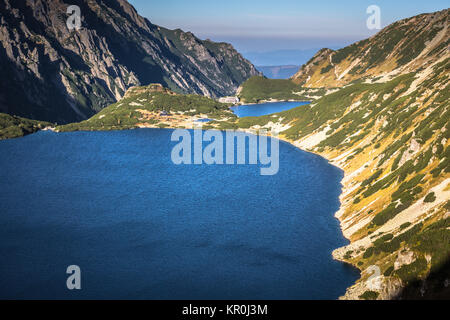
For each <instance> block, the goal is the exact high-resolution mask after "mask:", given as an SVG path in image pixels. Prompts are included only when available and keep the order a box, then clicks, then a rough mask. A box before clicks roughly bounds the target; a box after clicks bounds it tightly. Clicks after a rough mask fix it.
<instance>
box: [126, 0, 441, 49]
mask: <svg viewBox="0 0 450 320" xmlns="http://www.w3.org/2000/svg"><path fill="white" fill-rule="evenodd" d="M129 2H130V3H131V4H132V5H133V6H134V7H135V8H136V9H137V11H138V12H139V13H140V14H141V15H142V16H144V17H146V18H148V19H149V20H150V21H151V22H152V23H154V24H157V25H161V26H164V27H167V28H170V29H175V28H181V29H183V30H184V31H192V32H193V33H194V34H195V35H196V36H198V37H199V38H202V39H206V38H210V39H212V40H215V41H226V42H230V43H232V44H233V45H234V46H235V47H236V48H237V49H238V50H239V51H240V52H243V53H247V52H252V51H253V52H254V51H256V52H263V51H273V50H304V49H312V48H322V47H330V48H339V47H343V46H345V45H347V44H350V43H352V42H354V41H356V40H362V39H365V38H367V37H369V36H371V35H373V34H374V33H375V31H373V30H368V28H367V26H366V20H367V18H368V16H369V15H368V14H367V13H366V9H367V7H368V6H369V5H372V4H375V5H378V6H379V7H380V8H381V22H382V27H384V26H386V25H388V24H390V23H392V22H394V21H396V20H399V19H402V18H407V17H411V16H414V15H417V14H420V13H425V12H433V11H438V10H442V9H445V8H447V7H448V6H449V0H426V1H423V0H379V1H376V0H369V1H367V0H340V1H337V0H308V1H304V0H221V1H220V0H164V1H155V0H129Z"/></svg>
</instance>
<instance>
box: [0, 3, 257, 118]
mask: <svg viewBox="0 0 450 320" xmlns="http://www.w3.org/2000/svg"><path fill="white" fill-rule="evenodd" d="M70 5H77V6H79V7H80V9H81V22H82V25H81V29H79V30H72V31H70V30H69V29H68V28H67V26H66V21H67V19H68V17H69V15H68V14H67V13H66V12H67V8H68V7H69V6H70ZM0 44H1V45H0V72H1V73H2V77H1V79H0V111H1V112H6V113H9V114H15V115H19V116H24V117H28V118H32V119H39V120H48V121H53V122H62V123H65V122H71V121H77V120H82V119H86V118H88V117H90V116H92V115H93V114H95V113H96V112H98V111H100V110H101V109H102V108H104V107H105V106H107V105H109V104H111V103H114V102H116V101H117V100H119V99H120V98H121V97H122V96H123V95H124V93H125V92H126V90H127V89H128V88H129V87H131V86H137V85H140V84H148V83H161V84H163V85H164V86H166V87H168V88H170V89H172V90H174V91H177V92H180V93H198V94H202V95H206V96H211V97H216V96H223V95H229V94H233V93H234V91H235V90H236V89H237V87H238V86H239V84H240V83H242V82H243V81H245V80H246V79H248V78H249V77H251V76H254V75H259V72H258V71H257V70H256V69H255V68H254V66H253V65H252V64H251V63H250V62H249V61H247V60H245V59H244V58H243V57H242V56H241V55H240V54H239V53H238V52H237V51H236V50H234V48H233V47H232V46H231V45H229V44H226V43H214V42H211V41H202V40H200V39H198V38H196V37H195V36H194V35H193V34H192V33H189V32H183V31H181V30H168V29H165V28H162V27H159V26H156V25H153V24H152V23H150V22H149V21H148V20H146V19H145V18H143V17H141V16H139V15H138V14H137V12H136V11H135V9H134V8H133V7H132V6H131V5H130V4H129V3H128V2H127V1H125V0H73V1H67V0H14V1H13V0H5V1H2V2H1V3H0Z"/></svg>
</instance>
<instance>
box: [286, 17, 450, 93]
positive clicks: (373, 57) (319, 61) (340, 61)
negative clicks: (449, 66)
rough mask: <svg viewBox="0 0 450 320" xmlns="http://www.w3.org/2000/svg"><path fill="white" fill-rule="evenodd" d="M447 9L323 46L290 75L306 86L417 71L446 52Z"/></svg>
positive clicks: (336, 84) (449, 32) (448, 38)
mask: <svg viewBox="0 0 450 320" xmlns="http://www.w3.org/2000/svg"><path fill="white" fill-rule="evenodd" d="M449 12H450V9H446V10H442V11H439V12H434V13H428V14H422V15H419V16H415V17H412V18H408V19H404V20H401V21H398V22H395V23H393V24H391V25H390V26H388V27H386V28H385V29H383V30H382V31H380V32H379V33H377V34H376V35H375V36H373V37H371V38H369V39H366V40H363V41H359V42H356V43H354V44H352V45H350V46H347V47H345V48H342V49H340V50H337V51H333V50H330V49H323V50H321V51H319V52H318V53H317V54H316V56H314V58H313V59H311V60H310V61H309V62H308V63H307V64H306V65H304V66H303V67H302V68H301V69H300V70H299V72H298V73H297V74H296V75H294V77H293V78H292V79H293V81H294V82H295V83H297V84H299V85H303V86H305V87H312V88H316V87H340V86H343V85H346V84H349V83H351V82H353V81H355V80H360V79H367V78H376V77H379V76H382V75H386V74H387V73H391V76H396V75H398V74H404V73H407V72H416V71H419V70H420V69H421V68H423V67H424V66H428V65H430V64H432V63H434V62H436V61H437V60H439V59H440V58H441V57H442V56H444V55H445V54H446V53H447V52H448V46H449V44H450V30H449V29H448V21H449Z"/></svg>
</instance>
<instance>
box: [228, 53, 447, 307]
mask: <svg viewBox="0 0 450 320" xmlns="http://www.w3.org/2000/svg"><path fill="white" fill-rule="evenodd" d="M449 76H450V59H449V58H447V59H445V60H443V61H442V62H440V63H436V64H435V65H432V66H430V67H429V68H428V69H425V70H423V71H422V72H419V73H415V72H413V73H408V74H404V75H400V76H397V77H396V78H394V79H392V80H390V81H387V82H382V83H372V84H371V83H359V84H353V85H350V86H346V87H344V88H342V89H340V90H339V91H338V92H335V93H332V94H329V95H327V96H324V97H323V98H321V99H319V100H317V101H315V102H314V103H313V104H312V105H311V106H310V107H299V108H296V109H292V110H289V111H285V112H282V113H279V114H277V115H276V116H273V115H271V116H265V117H259V118H243V119H239V121H238V122H237V123H236V124H237V127H242V128H252V129H257V128H260V127H267V128H276V127H280V126H282V127H283V128H285V129H284V130H283V131H282V132H281V135H282V137H283V138H284V139H287V140H289V141H291V142H293V143H294V144H295V145H297V146H299V147H301V148H303V149H307V150H310V151H312V152H315V153H318V154H321V155H323V156H325V157H326V158H327V159H329V160H331V161H332V163H334V164H335V165H338V166H339V167H341V168H343V169H344V171H345V172H346V178H345V179H344V182H343V183H344V194H343V196H342V199H341V200H342V208H341V210H340V211H339V213H338V214H337V216H338V217H339V219H340V220H341V221H342V228H343V231H344V234H345V235H346V237H348V238H349V239H350V240H351V241H352V243H351V245H349V246H348V247H345V248H341V249H338V250H336V251H335V253H334V256H335V257H336V258H337V259H340V260H344V261H346V262H348V263H351V264H353V265H355V266H356V267H358V268H360V269H361V271H362V278H361V279H360V280H359V281H358V283H357V284H356V285H355V286H354V287H352V288H350V289H349V291H348V292H347V297H348V298H356V299H358V298H364V297H370V296H373V295H374V294H373V293H372V294H371V293H370V292H369V291H371V290H369V287H368V285H367V280H368V279H369V276H370V275H371V273H370V272H369V271H367V270H369V268H370V266H373V265H375V266H378V267H379V268H380V269H381V272H382V277H381V281H382V284H383V285H382V288H381V289H380V290H378V291H377V292H376V293H377V297H379V298H384V299H385V298H392V297H394V296H395V295H396V294H397V293H398V290H400V289H401V288H402V287H404V286H407V285H408V284H410V283H412V282H415V281H417V280H419V279H425V278H426V277H427V275H428V274H430V273H433V272H434V271H435V270H438V269H440V268H441V267H442V266H443V265H444V264H445V263H446V262H448V261H449V260H450V215H449V212H450V149H449V144H450V143H449V141H450V95H449V92H450V88H449V81H448V80H449ZM404 256H405V257H408V258H404ZM441 289H442V290H444V288H441ZM436 290H437V289H436ZM366 291H367V292H368V293H366Z"/></svg>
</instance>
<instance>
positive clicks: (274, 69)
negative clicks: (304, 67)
mask: <svg viewBox="0 0 450 320" xmlns="http://www.w3.org/2000/svg"><path fill="white" fill-rule="evenodd" d="M299 68H300V66H294V65H285V66H256V69H257V70H259V71H261V72H262V73H263V74H264V76H266V77H267V78H269V79H289V78H291V77H292V76H293V75H295V74H296V73H297V71H298V69H299Z"/></svg>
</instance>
